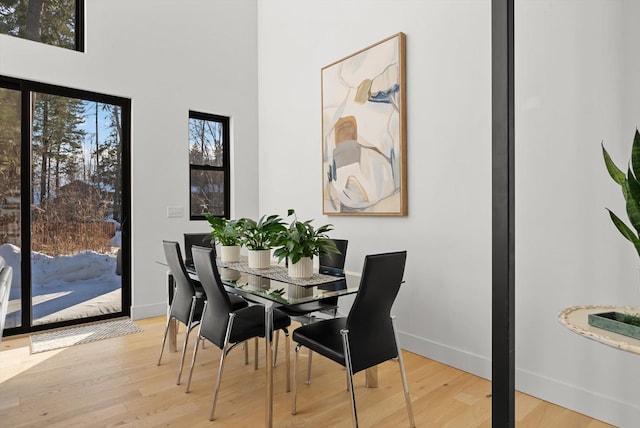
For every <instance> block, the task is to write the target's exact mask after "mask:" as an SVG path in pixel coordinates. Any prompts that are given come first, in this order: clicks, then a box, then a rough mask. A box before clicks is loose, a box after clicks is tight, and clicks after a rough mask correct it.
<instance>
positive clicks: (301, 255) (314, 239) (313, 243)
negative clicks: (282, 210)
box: [273, 209, 340, 279]
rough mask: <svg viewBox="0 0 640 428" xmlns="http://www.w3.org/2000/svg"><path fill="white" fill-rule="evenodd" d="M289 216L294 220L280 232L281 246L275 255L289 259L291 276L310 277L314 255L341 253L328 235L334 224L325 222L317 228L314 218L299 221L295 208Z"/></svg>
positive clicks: (279, 259)
mask: <svg viewBox="0 0 640 428" xmlns="http://www.w3.org/2000/svg"><path fill="white" fill-rule="evenodd" d="M287 216H293V221H292V222H291V224H290V225H289V227H288V228H286V229H285V231H284V232H283V233H282V234H280V239H279V243H278V244H279V245H280V246H279V248H277V249H276V250H275V251H274V253H273V255H274V256H276V257H277V258H278V261H282V259H284V258H288V259H289V268H288V270H289V272H288V273H289V276H290V277H292V278H301V279H309V278H311V276H312V275H313V256H317V255H318V254H320V253H321V252H325V253H334V254H339V253H340V251H339V250H338V249H337V248H336V244H335V243H334V242H333V240H332V239H331V238H329V237H328V236H327V232H329V231H330V230H333V225H332V224H325V225H322V226H320V227H318V228H315V227H314V226H313V225H312V224H311V222H312V221H313V220H307V221H298V218H297V216H296V213H295V210H292V209H290V210H289V211H288V212H287Z"/></svg>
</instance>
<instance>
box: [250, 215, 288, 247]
mask: <svg viewBox="0 0 640 428" xmlns="http://www.w3.org/2000/svg"><path fill="white" fill-rule="evenodd" d="M238 224H239V225H240V228H241V234H240V241H241V242H242V245H244V246H245V247H247V248H248V249H249V250H269V249H271V248H272V247H273V246H274V245H276V243H277V242H278V240H279V237H280V234H281V233H282V232H284V231H285V230H286V226H285V224H284V222H283V220H282V219H281V218H280V217H279V216H278V215H275V214H274V215H270V216H268V217H267V216H266V215H263V216H262V217H260V219H259V220H258V221H257V222H256V221H255V220H252V219H250V218H241V219H240V220H238Z"/></svg>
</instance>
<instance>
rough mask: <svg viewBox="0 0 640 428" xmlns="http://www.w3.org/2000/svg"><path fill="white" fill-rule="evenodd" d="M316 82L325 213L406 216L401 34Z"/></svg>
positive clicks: (324, 70) (325, 72) (325, 70)
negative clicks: (319, 92) (319, 95)
mask: <svg viewBox="0 0 640 428" xmlns="http://www.w3.org/2000/svg"><path fill="white" fill-rule="evenodd" d="M321 77H322V164H323V166H322V172H323V213H324V214H328V215H387V216H404V215H407V189H406V188H407V178H406V177H407V172H406V128H407V127H406V115H405V102H406V101H405V100H406V88H405V35H404V33H398V34H395V35H393V36H391V37H388V38H386V39H384V40H382V41H380V42H378V43H376V44H374V45H371V46H369V47H367V48H365V49H362V50H360V51H358V52H356V53H354V54H352V55H350V56H348V57H346V58H343V59H341V60H339V61H336V62H334V63H332V64H330V65H328V66H326V67H324V68H322V76H321Z"/></svg>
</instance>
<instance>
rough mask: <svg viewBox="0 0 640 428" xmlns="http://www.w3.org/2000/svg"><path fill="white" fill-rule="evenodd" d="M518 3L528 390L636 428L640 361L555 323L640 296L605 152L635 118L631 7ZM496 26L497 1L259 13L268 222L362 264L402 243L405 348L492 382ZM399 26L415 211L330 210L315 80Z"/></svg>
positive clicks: (264, 9)
mask: <svg viewBox="0 0 640 428" xmlns="http://www.w3.org/2000/svg"><path fill="white" fill-rule="evenodd" d="M516 3H517V6H516V10H517V45H516V58H517V70H516V79H517V83H516V84H517V117H516V132H517V143H516V144H517V149H516V168H517V169H516V195H517V196H516V245H517V247H516V260H517V262H516V264H517V266H516V269H517V270H516V275H517V277H516V288H517V290H516V296H517V308H516V314H517V324H516V328H517V338H516V343H517V354H516V358H517V364H516V365H517V376H516V383H517V388H518V389H519V390H521V391H524V392H528V393H530V394H533V395H536V396H538V397H541V398H543V399H545V400H549V401H553V402H556V403H558V404H561V405H563V406H567V407H569V408H572V409H575V410H577V411H579V412H582V413H585V414H588V415H591V416H594V417H596V418H600V419H603V420H606V421H608V422H610V423H613V424H615V425H617V426H623V427H631V426H635V425H634V424H635V423H636V422H637V421H638V420H639V419H640V414H639V409H638V399H637V392H635V393H634V390H635V389H636V388H637V385H638V384H640V364H638V357H637V356H635V355H631V354H626V353H624V352H621V351H618V350H614V349H612V348H608V347H606V346H604V345H602V344H599V343H596V342H592V341H589V340H587V339H585V338H582V337H580V336H578V335H576V334H574V333H571V332H569V331H568V330H567V329H565V328H564V327H562V326H561V325H560V324H559V322H558V321H557V314H558V312H559V311H560V310H561V309H563V308H564V307H567V306H573V305H580V304H594V303H607V304H624V303H630V302H631V303H633V302H635V303H636V304H639V303H640V295H639V293H638V290H637V286H638V281H640V280H639V279H638V268H637V266H638V262H637V258H636V256H635V255H634V253H633V249H632V247H631V246H630V245H629V244H628V243H626V242H625V241H623V239H622V238H621V237H620V236H618V235H617V232H616V231H615V230H613V229H612V226H611V225H610V223H609V220H608V218H607V217H606V212H605V210H604V206H610V207H612V208H620V207H621V202H620V194H619V191H618V189H617V188H615V186H614V185H613V184H612V182H611V181H610V179H609V178H608V176H607V175H606V171H605V169H604V167H603V165H602V158H601V153H600V147H599V144H600V141H601V140H602V139H604V140H605V142H606V143H607V146H608V147H610V148H611V153H612V155H613V156H614V157H615V158H616V159H624V157H625V156H627V155H628V149H629V144H630V142H631V138H632V136H633V131H634V130H635V126H636V125H637V122H638V120H639V118H640V115H639V114H638V103H637V102H636V101H635V99H636V98H637V94H638V93H637V89H638V80H637V76H638V59H637V55H635V53H637V50H638V49H637V43H636V40H638V35H637V30H636V27H634V26H633V25H632V21H633V19H634V17H637V16H638V12H639V11H638V5H637V4H636V3H637V2H635V3H634V2H632V1H604V0H601V1H577V0H576V1H565V2H557V1H556V2H554V1H526V0H522V1H521V0H518V1H517V2H516ZM364 5H366V7H365V6H364ZM490 25H491V17H490V1H488V0H487V1H424V0H423V1H407V0H405V1H397V0H396V1H393V0H387V1H382V0H380V1H355V0H351V1H345V0H336V1H322V2H320V1H317V2H298V1H293V0H289V1H287V0H268V1H262V2H259V3H258V28H259V31H258V40H259V85H258V86H259V92H260V97H259V99H260V109H259V116H260V180H259V181H260V211H261V213H271V212H279V213H284V211H285V210H286V208H289V207H292V208H296V210H297V211H298V212H299V213H300V214H301V216H302V217H304V218H316V219H317V221H318V223H320V222H322V223H325V222H330V223H333V224H334V225H335V228H336V230H335V233H334V236H339V237H346V238H348V239H349V240H350V242H349V252H348V256H347V268H348V269H349V270H352V271H359V270H360V269H361V266H362V260H363V257H364V255H365V254H368V253H375V252H380V251H390V250H397V249H407V250H408V251H409V258H408V261H407V271H406V274H405V279H406V284H405V285H404V287H403V289H402V290H401V293H400V296H399V298H398V301H397V303H396V307H395V312H396V313H397V314H398V315H399V318H398V323H399V328H400V330H401V341H402V344H403V347H405V348H406V349H408V350H411V351H414V352H417V353H420V354H422V355H426V356H428V357H431V358H435V359H437V360H440V361H443V362H445V363H447V364H450V365H453V366H456V367H459V368H462V369H464V370H467V371H470V372H472V373H476V374H478V375H480V376H484V377H490V374H491V363H490V359H491V347H490V346H491V319H490V314H491V302H490V295H491V270H490V265H491V128H490V126H491V122H490V120H491V116H490V111H491V85H490V72H491V70H490V61H491V49H490V43H491V39H490V37H491V33H490ZM398 31H402V32H404V33H406V35H407V64H408V70H407V88H408V106H407V111H408V119H407V120H408V155H409V156H408V157H409V163H408V173H409V216H407V217H406V218H358V217H327V216H323V215H322V206H321V198H322V195H321V158H320V155H321V153H320V147H321V141H320V140H321V116H320V69H321V68H322V67H323V66H325V65H328V64H330V63H332V62H334V61H336V60H338V59H340V58H343V57H345V56H347V55H349V54H351V53H353V52H356V51H357V50H359V49H361V48H364V47H366V46H369V45H370V44H372V43H375V42H377V41H379V40H381V39H383V38H385V37H387V36H390V35H392V34H394V33H396V32H398ZM309 153H310V154H311V155H309ZM314 153H315V154H316V155H313V154H314ZM623 162H624V160H623ZM283 189H286V191H285V190H283ZM629 283H631V284H633V286H634V287H636V288H633V287H629V286H628V285H627V284H629ZM634 387H635V388H634Z"/></svg>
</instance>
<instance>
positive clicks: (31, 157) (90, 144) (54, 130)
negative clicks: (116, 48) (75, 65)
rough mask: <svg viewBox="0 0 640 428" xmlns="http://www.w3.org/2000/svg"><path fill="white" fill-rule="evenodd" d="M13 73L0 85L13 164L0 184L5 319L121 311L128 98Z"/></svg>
mask: <svg viewBox="0 0 640 428" xmlns="http://www.w3.org/2000/svg"><path fill="white" fill-rule="evenodd" d="M19 83H20V84H19V85H18V86H19V89H18V90H13V89H8V88H3V89H0V90H2V91H3V92H0V94H2V95H1V96H0V97H1V98H0V99H1V100H2V104H1V105H2V110H0V123H1V124H2V125H3V126H2V129H3V131H1V132H3V134H0V156H5V153H8V155H6V156H5V157H6V158H7V159H9V158H10V159H13V160H15V162H16V165H17V166H16V167H15V168H13V169H10V168H9V166H10V165H12V163H11V162H8V161H3V159H0V164H2V165H0V173H3V174H5V175H9V174H10V173H11V174H13V176H12V177H13V181H11V180H9V181H3V183H2V187H0V216H1V217H0V256H2V257H3V258H4V259H5V261H6V263H7V264H10V265H11V266H13V268H14V279H13V283H12V290H11V295H10V307H9V310H8V315H7V321H6V324H5V328H7V329H9V333H12V332H16V333H17V332H25V331H32V330H41V329H44V328H48V327H50V326H62V325H69V324H76V323H80V322H86V321H93V320H97V319H104V318H112V317H116V316H122V315H128V314H129V302H130V292H129V277H128V272H129V269H128V263H127V262H126V261H127V260H128V257H127V256H126V255H127V254H128V249H129V245H128V240H127V236H128V233H127V230H126V218H127V213H128V206H129V202H128V194H129V193H128V190H127V189H128V185H127V183H128V173H127V170H128V168H127V165H128V161H127V158H128V156H127V151H128V150H127V147H128V134H129V131H128V115H129V102H128V100H123V99H119V98H115V97H109V96H104V95H99V94H93V93H86V92H80V91H75V90H70V89H66V88H59V87H50V86H45V85H39V84H35V83H31V82H19ZM9 100H11V101H9ZM25 106H26V108H25ZM5 124H7V126H6V127H5ZM4 134H7V135H4ZM9 134H10V135H9ZM14 141H17V143H14ZM9 155H10V156H9ZM5 169H6V171H5ZM11 183H13V184H11ZM12 204H13V205H12ZM5 217H6V218H5ZM2 220H4V222H2ZM24 254H30V257H29V258H28V260H24V257H23V256H24Z"/></svg>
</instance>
